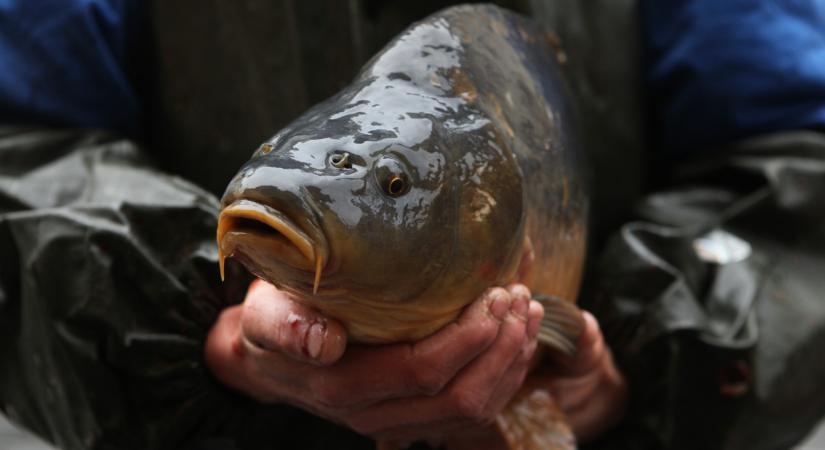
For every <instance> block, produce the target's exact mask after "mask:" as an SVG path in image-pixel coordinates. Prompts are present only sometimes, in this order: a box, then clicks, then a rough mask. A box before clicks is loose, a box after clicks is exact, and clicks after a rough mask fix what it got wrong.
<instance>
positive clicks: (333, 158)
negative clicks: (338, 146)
mask: <svg viewBox="0 0 825 450" xmlns="http://www.w3.org/2000/svg"><path fill="white" fill-rule="evenodd" d="M329 163H330V164H332V167H336V168H338V169H351V168H352V162H351V161H350V154H349V153H347V152H335V153H333V154H331V155H330V156H329Z"/></svg>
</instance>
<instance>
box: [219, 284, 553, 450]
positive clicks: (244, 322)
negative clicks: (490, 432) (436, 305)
mask: <svg viewBox="0 0 825 450" xmlns="http://www.w3.org/2000/svg"><path fill="white" fill-rule="evenodd" d="M542 316H543V309H542V307H541V305H540V304H539V303H537V302H535V301H531V300H530V293H529V291H528V290H527V289H526V288H525V287H524V286H522V285H511V286H508V287H507V288H506V289H504V288H493V289H490V290H488V291H487V292H486V293H485V294H484V295H482V296H481V297H480V298H479V299H478V300H476V301H475V302H474V303H472V304H471V305H469V306H468V307H467V308H465V310H464V312H463V313H462V314H461V316H460V317H459V318H458V319H457V320H456V321H455V322H454V323H452V324H450V325H447V326H446V327H444V328H443V329H442V330H440V331H439V332H437V333H435V334H434V335H432V336H430V337H427V338H425V339H423V340H421V341H419V342H415V343H411V344H393V345H384V346H373V347H366V346H352V347H351V348H350V349H349V350H348V351H347V352H346V353H344V349H345V347H346V335H345V331H344V328H343V327H342V326H341V325H340V324H339V323H337V322H335V321H333V320H329V319H326V318H324V317H322V316H321V315H320V314H319V313H317V312H316V311H314V310H311V309H309V308H306V307H303V306H301V305H299V304H297V303H296V302H294V301H292V300H291V299H290V298H289V296H288V295H287V294H285V293H284V292H281V291H278V290H277V289H276V288H274V287H273V286H271V285H269V284H267V283H265V282H262V281H256V282H254V283H253V284H252V285H251V286H250V289H249V291H248V293H247V297H246V300H245V301H244V303H243V304H241V305H238V306H234V307H230V308H227V309H226V310H225V311H224V312H223V313H222V314H221V316H220V318H219V319H218V321H217V322H216V323H215V325H214V326H213V328H212V330H211V331H210V334H209V337H208V339H207V343H206V348H205V357H206V362H207V365H208V366H209V367H210V369H211V370H212V372H213V373H214V375H215V376H216V377H217V378H218V379H219V380H221V381H222V382H224V383H225V384H227V385H228V386H230V387H232V388H235V389H237V390H239V391H241V392H244V393H246V394H247V395H249V396H251V397H252V398H254V399H256V400H258V401H261V402H265V403H274V402H285V403H289V404H292V405H295V406H298V407H301V408H303V409H305V410H308V411H310V412H312V413H314V414H316V415H319V416H322V417H325V418H327V419H329V420H332V421H335V422H339V423H342V424H345V425H347V426H349V427H350V428H352V429H354V430H355V431H357V432H359V433H362V434H365V435H369V436H372V437H374V438H380V439H388V440H394V441H398V440H401V441H412V440H417V439H427V438H436V439H437V438H439V437H440V436H441V435H443V434H444V433H447V432H449V431H451V430H455V429H464V428H467V427H469V426H475V425H484V424H489V423H491V422H492V421H493V419H494V418H495V416H496V415H497V414H498V412H499V411H500V410H501V409H502V408H503V407H504V405H506V404H507V402H508V401H509V400H510V398H511V397H512V396H513V395H514V394H515V392H516V391H517V390H518V388H519V387H520V386H521V384H522V382H523V380H524V377H525V375H526V374H527V371H528V369H529V360H530V358H531V357H532V355H533V353H534V352H535V349H536V335H537V333H538V328H539V324H540V321H541V317H542Z"/></svg>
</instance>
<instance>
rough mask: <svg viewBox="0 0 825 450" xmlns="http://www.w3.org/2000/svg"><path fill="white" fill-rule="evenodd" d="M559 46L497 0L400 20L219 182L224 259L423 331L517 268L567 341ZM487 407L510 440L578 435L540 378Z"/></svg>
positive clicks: (576, 174)
mask: <svg viewBox="0 0 825 450" xmlns="http://www.w3.org/2000/svg"><path fill="white" fill-rule="evenodd" d="M560 55H561V56H564V55H563V53H562V52H560V51H559V39H558V36H557V35H555V33H553V32H552V31H550V30H547V29H545V28H543V27H542V26H540V25H539V24H537V23H535V22H533V21H531V20H530V19H528V18H526V17H523V16H521V15H518V14H516V13H514V12H511V11H508V10H504V9H501V8H499V7H495V6H492V5H463V6H456V7H451V8H448V9H445V10H442V11H440V12H437V13H435V14H433V15H431V16H429V17H427V18H425V19H423V20H422V21H419V22H417V23H415V24H413V25H411V26H410V27H409V28H407V29H406V30H405V31H404V32H402V33H401V34H400V35H398V36H397V37H396V38H395V39H394V40H392V41H391V42H390V43H389V44H387V45H386V47H385V48H384V49H383V50H381V51H380V52H379V53H378V54H376V55H375V56H374V57H373V58H372V59H371V60H370V61H369V62H368V63H367V64H366V65H365V66H364V67H363V68H362V70H361V71H360V72H359V74H358V75H357V76H356V77H355V79H354V80H353V82H352V83H351V84H350V85H348V86H347V87H345V88H344V89H342V90H341V91H340V92H338V93H337V94H335V95H333V96H332V97H331V98H329V99H327V100H326V101H323V102H321V103H320V104H318V105H316V106H314V107H312V108H311V109H309V110H308V111H307V112H306V113H304V114H303V115H301V116H300V117H298V118H297V119H296V120H295V121H293V122H292V123H291V124H289V125H288V126H287V127H285V128H284V129H283V130H281V131H279V132H278V133H277V134H275V135H274V136H273V137H272V138H270V139H268V140H266V141H265V142H263V143H262V144H261V145H260V146H259V147H258V148H257V149H256V150H255V151H254V153H253V155H252V157H251V159H250V160H249V161H248V162H247V163H245V164H244V165H243V166H242V167H241V168H240V170H239V171H238V173H237V175H236V176H235V177H234V178H233V179H232V180H231V181H230V182H229V185H228V187H227V189H226V191H225V194H224V196H223V198H222V200H221V208H222V209H221V212H220V216H219V221H218V228H217V243H218V249H219V253H220V254H219V261H220V270H221V277H222V278H223V276H224V273H223V271H224V259H225V258H234V259H237V260H238V261H240V262H241V263H242V264H243V265H244V266H245V267H246V268H247V269H248V270H249V271H250V272H251V273H252V274H254V275H256V276H258V277H260V278H262V279H264V280H266V281H269V282H271V283H273V284H274V285H276V286H277V287H278V288H280V289H283V290H285V291H288V292H290V293H291V294H292V295H294V297H295V298H296V299H297V300H298V301H300V302H302V303H304V304H306V305H308V306H310V307H312V308H315V309H317V310H319V311H321V312H322V313H323V314H325V315H327V316H329V317H332V318H335V319H337V320H339V321H340V322H341V323H342V324H343V325H344V326H345V328H346V330H347V333H348V337H349V339H350V340H351V341H352V342H359V343H365V344H383V343H392V342H404V341H415V340H418V339H421V338H423V337H426V336H428V335H430V334H432V333H434V332H436V331H437V330H439V329H441V328H442V327H444V326H445V325H447V324H449V323H450V322H452V321H454V320H455V319H456V317H457V316H458V315H459V314H460V312H461V311H462V309H463V308H464V307H465V306H467V305H468V304H469V303H471V302H472V301H473V300H475V299H476V298H478V297H479V296H480V295H481V294H482V293H483V292H484V291H485V290H487V289H488V288H490V287H492V286H503V285H506V284H508V283H512V282H520V283H524V284H525V285H527V286H528V287H529V288H530V290H531V292H532V293H533V294H534V295H535V298H536V299H538V300H540V301H541V302H542V304H543V305H544V307H545V317H544V319H543V321H542V325H541V330H540V332H539V341H540V342H541V343H542V344H543V347H545V348H547V349H549V351H556V352H561V353H565V354H573V353H574V352H575V349H576V342H577V339H578V336H579V334H580V333H581V331H582V327H583V320H582V317H581V313H580V310H578V308H577V307H576V306H575V300H576V298H577V296H578V291H579V285H580V283H581V277H582V272H583V266H584V262H585V255H586V246H587V222H588V214H589V202H588V191H587V183H586V176H585V174H586V171H585V169H586V167H585V160H584V156H583V153H582V150H581V147H582V144H581V140H580V138H579V137H578V135H577V133H576V131H575V129H576V128H575V115H574V113H575V111H574V109H573V105H572V102H571V100H570V94H569V91H568V88H567V86H566V84H565V80H564V78H563V75H562V68H561V64H562V63H563V58H561V57H560ZM528 381H530V380H528ZM496 424H497V427H498V428H499V430H500V431H501V434H502V436H503V437H504V440H505V441H506V442H507V444H508V445H509V447H510V448H511V449H538V448H575V440H574V438H573V434H572V432H571V431H570V429H569V427H567V425H566V423H565V421H564V417H563V414H562V413H561V412H560V410H559V409H558V407H557V406H555V405H554V404H553V401H552V398H551V396H550V395H549V394H548V392H547V390H546V388H542V387H541V383H537V382H536V381H535V380H533V381H530V382H527V383H525V388H523V392H520V393H519V394H518V395H516V397H515V399H514V400H513V401H512V402H511V403H510V405H508V407H507V408H505V411H503V412H502V414H501V415H500V416H499V418H498V419H497V420H496Z"/></svg>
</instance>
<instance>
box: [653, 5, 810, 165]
mask: <svg viewBox="0 0 825 450" xmlns="http://www.w3.org/2000/svg"><path fill="white" fill-rule="evenodd" d="M640 10H641V15H642V28H643V43H644V46H645V56H646V82H647V88H648V92H649V94H650V100H651V106H652V111H651V112H652V115H651V116H652V117H651V118H652V119H653V123H652V127H651V128H652V130H653V133H654V134H655V135H656V139H657V141H658V144H659V145H660V146H662V147H664V150H666V151H669V152H671V154H670V156H677V157H683V156H685V155H686V154H687V153H690V152H696V151H701V150H702V149H707V148H712V147H713V146H718V145H723V144H727V143H730V142H732V141H734V140H737V139H741V138H745V137H748V136H753V135H756V134H761V133H766V132H771V131H779V130H789V129H823V128H825V0H808V1H803V0H765V1H759V0H642V1H641V3H640Z"/></svg>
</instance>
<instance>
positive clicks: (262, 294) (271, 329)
mask: <svg viewBox="0 0 825 450" xmlns="http://www.w3.org/2000/svg"><path fill="white" fill-rule="evenodd" d="M241 337H242V340H243V341H245V343H246V344H247V345H252V346H254V347H258V348H260V349H262V350H264V351H269V352H277V353H280V354H283V355H286V356H288V357H290V358H292V359H294V360H296V361H299V362H305V363H309V364H315V365H322V366H323V365H330V364H333V363H335V362H336V361H338V359H339V358H340V357H341V355H342V354H343V353H344V349H345V348H346V343H347V334H346V331H345V330H344V327H343V326H342V325H341V324H340V323H339V322H337V321H335V320H332V319H328V318H326V317H324V316H323V315H321V313H319V312H318V311H315V310H314V309H312V308H308V307H306V306H303V305H301V304H299V303H297V302H295V301H294V300H292V299H291V298H290V297H289V295H287V294H286V293H285V292H282V291H279V290H278V289H277V288H276V287H275V286H273V285H271V284H269V283H267V282H265V281H263V280H255V281H254V282H252V284H251V285H250V286H249V291H247V294H246V299H245V300H244V303H243V313H242V316H241Z"/></svg>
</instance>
